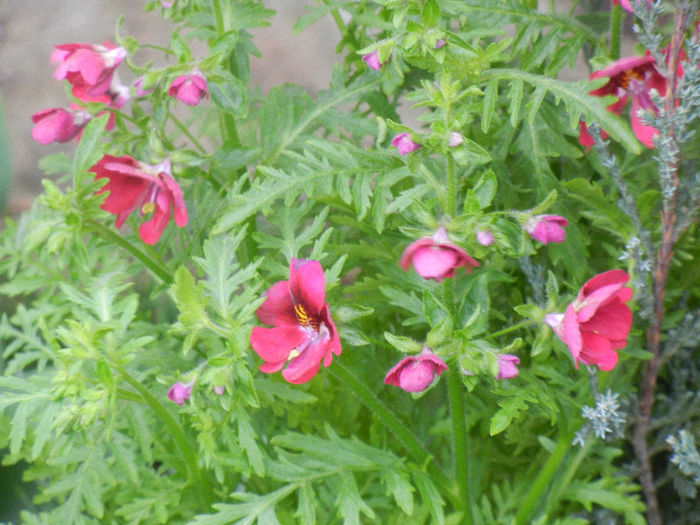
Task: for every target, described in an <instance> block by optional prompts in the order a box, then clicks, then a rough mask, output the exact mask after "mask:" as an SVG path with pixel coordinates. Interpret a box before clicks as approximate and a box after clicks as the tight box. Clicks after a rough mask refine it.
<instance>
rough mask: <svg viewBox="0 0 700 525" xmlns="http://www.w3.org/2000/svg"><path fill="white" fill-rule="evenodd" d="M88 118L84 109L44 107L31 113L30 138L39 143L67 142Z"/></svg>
mask: <svg viewBox="0 0 700 525" xmlns="http://www.w3.org/2000/svg"><path fill="white" fill-rule="evenodd" d="M89 120H90V114H89V113H88V112H87V111H85V110H84V109H82V110H81V109H78V110H68V109H63V108H51V109H44V110H42V111H39V112H37V113H34V114H33V115H32V121H33V122H34V128H33V129H32V138H33V139H34V140H36V141H37V142H40V143H41V144H51V143H52V142H69V141H71V140H73V139H74V138H75V137H77V136H78V134H79V133H80V132H81V131H82V129H83V127H84V126H85V124H87V123H88V121H89Z"/></svg>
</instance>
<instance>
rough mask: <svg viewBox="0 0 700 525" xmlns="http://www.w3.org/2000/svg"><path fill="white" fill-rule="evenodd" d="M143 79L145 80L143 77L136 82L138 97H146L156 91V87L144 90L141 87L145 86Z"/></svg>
mask: <svg viewBox="0 0 700 525" xmlns="http://www.w3.org/2000/svg"><path fill="white" fill-rule="evenodd" d="M143 78H144V77H143V76H140V77H139V78H137V79H136V81H135V82H134V87H135V88H136V96H137V97H145V96H146V95H148V94H150V93H152V92H153V89H154V87H150V88H148V89H143V88H142V87H141V85H142V84H143Z"/></svg>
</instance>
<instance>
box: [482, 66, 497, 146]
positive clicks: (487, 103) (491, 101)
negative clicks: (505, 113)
mask: <svg viewBox="0 0 700 525" xmlns="http://www.w3.org/2000/svg"><path fill="white" fill-rule="evenodd" d="M497 99H498V80H497V79H492V80H490V81H489V82H488V84H486V91H485V92H484V106H483V110H482V112H481V131H482V132H484V133H488V132H489V128H490V127H491V119H492V118H493V114H494V112H495V111H496V101H497Z"/></svg>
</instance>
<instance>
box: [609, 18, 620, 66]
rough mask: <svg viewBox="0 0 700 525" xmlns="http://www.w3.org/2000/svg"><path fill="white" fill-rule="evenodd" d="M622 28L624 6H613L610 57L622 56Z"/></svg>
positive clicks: (615, 58)
mask: <svg viewBox="0 0 700 525" xmlns="http://www.w3.org/2000/svg"><path fill="white" fill-rule="evenodd" d="M621 30H622V7H620V6H619V5H614V6H612V9H611V10H610V52H609V53H608V54H609V55H610V58H611V59H613V60H617V59H618V58H620V36H621Z"/></svg>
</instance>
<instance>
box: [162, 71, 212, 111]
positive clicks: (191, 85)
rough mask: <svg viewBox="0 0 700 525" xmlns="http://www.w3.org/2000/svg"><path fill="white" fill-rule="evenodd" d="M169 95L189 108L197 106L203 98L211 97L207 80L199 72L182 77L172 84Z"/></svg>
mask: <svg viewBox="0 0 700 525" xmlns="http://www.w3.org/2000/svg"><path fill="white" fill-rule="evenodd" d="M168 95H170V96H171V97H175V98H176V99H178V100H179V101H180V102H184V103H185V104H187V105H188V106H196V105H197V104H199V102H200V101H201V100H202V99H203V98H205V97H208V96H209V91H208V90H207V79H206V78H204V76H203V75H202V74H201V73H200V72H199V71H198V70H194V71H192V73H190V74H189V75H180V76H179V77H177V78H176V79H175V80H173V82H172V84H170V88H169V89H168Z"/></svg>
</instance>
